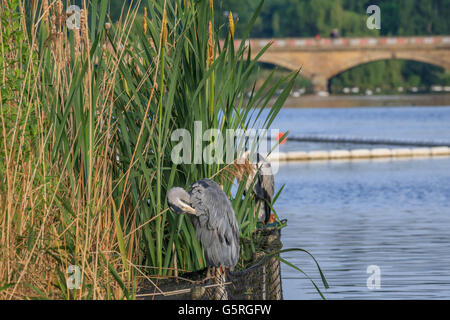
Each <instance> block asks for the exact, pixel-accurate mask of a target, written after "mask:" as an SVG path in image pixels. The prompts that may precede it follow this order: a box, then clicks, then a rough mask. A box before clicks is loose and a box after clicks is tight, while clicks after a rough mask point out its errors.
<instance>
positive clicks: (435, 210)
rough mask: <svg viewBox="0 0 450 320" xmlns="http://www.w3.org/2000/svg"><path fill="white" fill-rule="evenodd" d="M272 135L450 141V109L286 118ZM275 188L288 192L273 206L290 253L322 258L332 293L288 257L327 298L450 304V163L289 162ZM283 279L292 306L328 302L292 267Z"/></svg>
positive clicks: (297, 112) (307, 113)
mask: <svg viewBox="0 0 450 320" xmlns="http://www.w3.org/2000/svg"><path fill="white" fill-rule="evenodd" d="M273 127H274V128H280V129H281V130H283V131H286V130H291V132H292V134H295V133H297V134H324V135H344V136H363V137H389V138H400V139H409V138H414V139H422V140H433V139H438V140H448V141H450V107H413V108H406V107H401V108H397V107H396V108H385V107H383V108H373V107H370V108H351V109H350V108H349V109H338V108H330V109H283V110H282V111H281V114H280V116H279V117H278V119H277V120H276V123H274V125H273ZM342 147H343V146H342V145H333V144H326V145H323V144H297V145H294V143H291V145H290V143H289V141H288V142H287V144H286V145H285V146H284V148H289V149H291V150H292V149H295V150H304V149H336V148H342ZM346 147H348V146H346ZM350 147H352V146H350ZM356 147H358V148H360V147H361V146H356ZM275 181H276V187H277V188H280V187H281V186H282V185H285V189H284V191H283V192H282V194H281V196H280V197H279V199H278V201H277V203H276V204H275V208H276V210H277V212H278V214H279V215H280V216H281V217H282V218H286V219H288V225H287V227H286V228H284V229H283V230H282V240H283V243H284V248H296V247H298V248H303V249H306V250H308V251H309V252H310V253H311V254H312V255H314V257H315V258H316V259H317V260H318V262H319V264H320V266H321V268H322V270H323V272H324V274H325V276H326V278H327V280H328V282H329V284H330V289H328V290H325V289H324V288H323V284H322V283H321V282H320V277H319V273H318V271H317V268H316V267H315V265H314V263H313V261H312V259H311V258H310V257H309V256H307V255H306V254H304V253H300V252H289V253H285V254H283V258H285V259H287V260H288V261H289V262H291V263H293V264H295V265H297V266H298V267H300V268H301V269H302V270H304V271H305V272H306V273H307V274H308V275H309V276H311V277H312V278H313V279H314V281H315V282H316V283H317V284H318V285H319V287H320V288H321V289H323V290H322V291H323V293H324V295H325V296H326V298H327V299H418V298H423V299H442V298H446V299H450V158H446V157H443V158H427V159H404V160H358V161H323V162H297V163H292V162H291V163H287V164H283V165H281V166H280V168H279V171H278V173H277V174H276V177H275ZM371 265H375V266H377V268H379V271H380V288H379V289H369V288H368V286H367V280H368V278H369V277H370V276H371V275H372V273H367V268H368V267H369V266H371ZM282 278H283V293H284V298H285V299H320V296H319V295H318V294H317V292H316V291H315V289H314V286H313V285H312V284H311V282H310V281H309V280H308V279H306V278H305V277H304V276H303V275H301V274H300V273H299V272H298V271H296V270H294V269H292V268H290V267H289V266H287V265H284V264H282ZM372 283H373V282H371V281H369V284H372Z"/></svg>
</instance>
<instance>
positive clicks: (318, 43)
mask: <svg viewBox="0 0 450 320" xmlns="http://www.w3.org/2000/svg"><path fill="white" fill-rule="evenodd" d="M234 41H235V47H238V46H239V45H240V44H241V40H239V39H236V40H234ZM270 42H273V44H272V48H286V49H289V48H313V47H323V46H333V47H344V46H345V47H348V46H355V47H358V46H374V47H375V46H404V45H411V46H418V45H419V46H422V45H423V46H427V45H439V44H440V45H449V46H450V36H432V37H362V38H334V39H333V38H318V39H316V38H278V39H250V40H246V45H249V44H251V46H252V48H262V47H264V46H266V45H267V44H268V43H270ZM221 45H223V41H221Z"/></svg>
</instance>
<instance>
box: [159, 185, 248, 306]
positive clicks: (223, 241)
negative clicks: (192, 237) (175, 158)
mask: <svg viewBox="0 0 450 320" xmlns="http://www.w3.org/2000/svg"><path fill="white" fill-rule="evenodd" d="M167 203H168V205H169V207H170V208H171V209H172V210H173V211H174V212H175V213H178V214H183V213H187V214H189V217H190V219H191V221H192V223H193V225H194V227H195V233H196V236H197V239H199V240H200V242H201V243H202V245H203V248H204V253H205V259H206V263H207V264H208V266H209V268H208V274H211V272H212V271H214V279H215V282H216V284H218V287H217V289H218V290H216V298H219V299H227V294H226V290H225V288H224V286H223V283H224V282H225V268H230V269H232V268H233V267H234V266H235V265H236V263H237V261H238V258H239V247H240V245H239V238H240V236H239V227H238V223H237V220H236V216H235V213H234V210H233V207H232V206H231V202H230V200H229V199H228V198H227V196H226V194H225V192H223V190H222V189H221V188H220V186H219V185H218V184H217V183H216V182H214V181H212V180H210V179H201V180H199V181H197V182H194V183H193V184H192V185H191V187H190V189H189V191H188V192H186V191H185V190H184V189H182V188H179V187H175V188H172V189H170V190H169V191H168V193H167Z"/></svg>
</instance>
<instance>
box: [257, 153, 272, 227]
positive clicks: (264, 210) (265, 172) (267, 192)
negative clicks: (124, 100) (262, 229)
mask: <svg viewBox="0 0 450 320" xmlns="http://www.w3.org/2000/svg"><path fill="white" fill-rule="evenodd" d="M258 167H259V181H260V185H261V190H262V193H263V197H262V198H261V199H263V201H264V203H263V204H261V208H260V212H259V214H258V218H259V219H260V220H262V221H264V222H265V223H267V222H268V221H269V218H270V212H271V208H270V205H269V203H270V204H272V200H273V196H274V193H275V179H274V176H273V171H272V166H271V165H270V162H269V161H267V160H266V159H264V157H262V156H261V157H260V162H259V166H258Z"/></svg>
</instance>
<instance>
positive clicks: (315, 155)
mask: <svg viewBox="0 0 450 320" xmlns="http://www.w3.org/2000/svg"><path fill="white" fill-rule="evenodd" d="M329 158H330V153H329V152H328V151H323V150H317V151H310V152H308V159H309V160H327V159H329Z"/></svg>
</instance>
